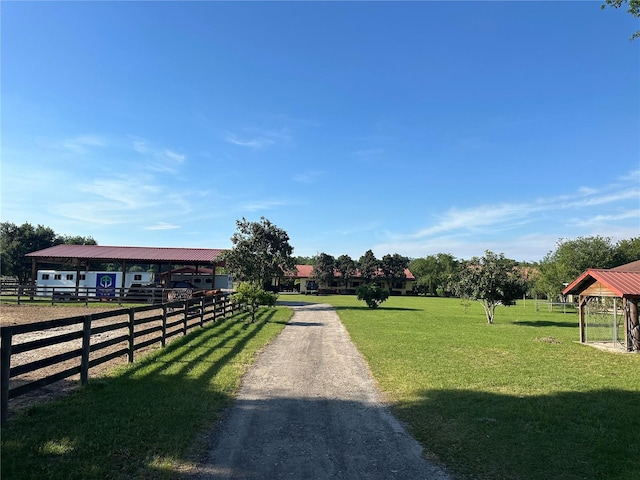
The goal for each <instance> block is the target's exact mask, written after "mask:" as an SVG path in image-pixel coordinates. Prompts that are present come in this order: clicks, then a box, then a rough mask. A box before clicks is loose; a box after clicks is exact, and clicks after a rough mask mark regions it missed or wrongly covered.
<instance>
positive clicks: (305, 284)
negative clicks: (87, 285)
mask: <svg viewBox="0 0 640 480" xmlns="http://www.w3.org/2000/svg"><path fill="white" fill-rule="evenodd" d="M404 274H405V276H406V278H404V279H402V280H401V281H399V282H396V283H395V284H393V285H392V288H391V289H390V288H389V285H388V283H387V281H386V280H385V279H384V278H383V277H382V272H381V271H380V272H378V276H379V277H380V278H379V280H378V281H377V283H378V284H379V285H380V286H381V287H382V288H384V289H387V290H389V291H390V292H391V294H392V295H409V294H411V293H413V286H414V284H415V281H416V279H415V277H414V276H413V274H412V273H411V271H410V270H409V269H408V268H405V270H404ZM334 277H335V278H334V280H333V281H332V282H331V284H330V285H325V284H322V283H320V284H317V282H316V280H315V279H313V265H296V270H295V272H292V273H287V274H286V278H287V279H289V280H290V281H293V282H294V284H295V290H299V292H300V293H304V294H308V293H338V294H343V293H344V294H351V295H353V294H355V292H356V288H358V287H359V286H360V285H362V284H363V283H364V280H363V279H362V278H361V276H360V271H358V270H356V273H355V274H354V276H353V278H352V279H350V280H349V281H348V282H347V284H346V285H344V284H343V282H342V281H341V275H340V272H339V271H337V270H335V271H334Z"/></svg>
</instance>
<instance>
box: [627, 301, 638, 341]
mask: <svg viewBox="0 0 640 480" xmlns="http://www.w3.org/2000/svg"><path fill="white" fill-rule="evenodd" d="M625 314H626V315H625V316H626V317H627V322H626V323H627V331H628V332H629V333H628V338H627V351H630V352H639V353H640V319H639V318H638V300H637V299H635V298H627V308H625Z"/></svg>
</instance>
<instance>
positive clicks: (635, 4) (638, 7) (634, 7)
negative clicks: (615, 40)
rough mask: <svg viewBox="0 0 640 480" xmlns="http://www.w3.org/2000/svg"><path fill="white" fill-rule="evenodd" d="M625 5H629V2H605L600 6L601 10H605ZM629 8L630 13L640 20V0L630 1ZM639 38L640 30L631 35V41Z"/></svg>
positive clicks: (620, 0)
mask: <svg viewBox="0 0 640 480" xmlns="http://www.w3.org/2000/svg"><path fill="white" fill-rule="evenodd" d="M624 3H627V0H604V3H603V4H602V5H600V8H601V9H603V10H604V9H605V8H607V6H609V7H612V8H620V7H622V4H624ZM628 7H629V8H628V9H627V12H628V13H630V14H631V15H632V16H634V17H635V18H640V0H629V1H628ZM638 37H640V30H639V31H637V32H636V33H634V34H633V35H631V40H635V39H636V38H638Z"/></svg>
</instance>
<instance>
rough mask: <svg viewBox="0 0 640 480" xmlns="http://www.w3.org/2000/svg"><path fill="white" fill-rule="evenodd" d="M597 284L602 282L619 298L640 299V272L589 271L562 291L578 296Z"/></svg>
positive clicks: (564, 293) (565, 293)
mask: <svg viewBox="0 0 640 480" xmlns="http://www.w3.org/2000/svg"><path fill="white" fill-rule="evenodd" d="M595 282H600V283H601V284H602V285H604V286H605V287H606V288H608V289H609V290H611V291H612V292H613V293H615V294H616V295H618V296H619V297H624V298H640V272H625V271H619V270H598V269H589V270H587V271H586V272H584V273H583V274H582V275H580V276H579V277H578V278H576V279H575V280H574V281H573V282H572V283H571V284H570V285H569V286H568V287H567V288H565V289H564V290H563V291H562V294H563V295H578V294H580V293H581V292H583V291H584V290H585V289H586V288H588V287H589V286H590V285H593V284H594V283H595Z"/></svg>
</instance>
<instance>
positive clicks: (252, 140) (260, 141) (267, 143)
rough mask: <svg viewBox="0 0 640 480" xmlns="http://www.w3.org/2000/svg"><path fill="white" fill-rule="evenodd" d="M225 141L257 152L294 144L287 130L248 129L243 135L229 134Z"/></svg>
mask: <svg viewBox="0 0 640 480" xmlns="http://www.w3.org/2000/svg"><path fill="white" fill-rule="evenodd" d="M224 139H225V141H226V142H228V143H231V144H232V145H237V146H239V147H247V148H253V149H256V150H259V149H262V148H266V147H271V146H274V145H288V144H290V143H291V142H292V137H291V134H290V133H289V130H288V129H287V128H283V129H281V130H256V129H247V132H246V133H244V134H243V135H238V134H236V133H233V132H227V133H226V135H225V138H224Z"/></svg>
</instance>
